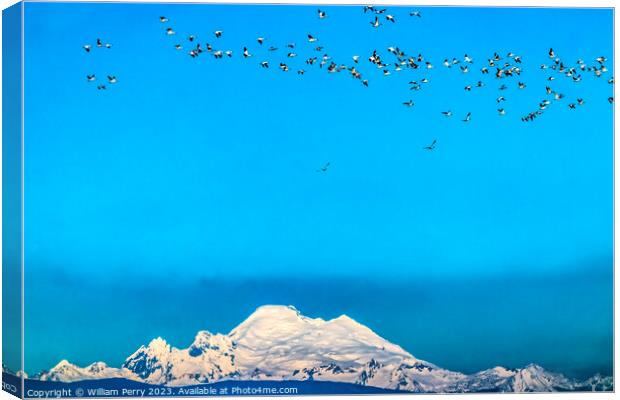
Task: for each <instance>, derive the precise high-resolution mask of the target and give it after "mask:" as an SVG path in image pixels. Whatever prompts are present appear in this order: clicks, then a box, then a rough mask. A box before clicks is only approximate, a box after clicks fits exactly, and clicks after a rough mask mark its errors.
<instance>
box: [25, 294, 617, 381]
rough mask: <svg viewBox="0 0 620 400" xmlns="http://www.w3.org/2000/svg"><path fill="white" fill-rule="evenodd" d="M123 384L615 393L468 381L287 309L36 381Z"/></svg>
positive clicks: (491, 377) (500, 371) (502, 372)
mask: <svg viewBox="0 0 620 400" xmlns="http://www.w3.org/2000/svg"><path fill="white" fill-rule="evenodd" d="M112 377H115V378H126V379H131V380H136V381H140V382H144V383H149V384H159V385H168V386H186V385H195V384H202V383H213V382H217V381H222V380H315V381H330V382H346V383H354V384H358V385H365V386H373V387H379V388H385V389H395V390H402V391H410V392H425V393H430V392H487V391H504V392H549V391H566V390H580V391H581V390H588V391H590V390H612V389H613V381H612V378H611V377H601V376H595V377H592V378H590V379H588V380H587V381H585V382H577V381H574V380H571V379H568V378H566V377H564V376H563V375H561V374H556V373H551V372H549V371H546V370H544V369H543V368H542V367H540V366H538V365H535V364H530V365H528V366H526V367H525V368H521V369H516V370H510V369H506V368H503V367H495V368H491V369H488V370H485V371H481V372H478V373H475V374H471V375H466V374H462V373H460V372H454V371H449V370H446V369H443V368H440V367H437V366H436V365H433V364H431V363H428V362H426V361H422V360H419V359H417V358H415V357H414V356H412V355H411V354H409V353H408V352H407V351H405V350H404V349H403V348H401V347H400V346H397V345H395V344H393V343H390V342H388V341H387V340H385V339H383V338H382V337H380V336H379V335H377V334H376V333H374V332H373V331H372V330H370V329H368V328H367V327H365V326H364V325H361V324H359V323H358V322H356V321H354V320H353V319H351V318H349V317H347V316H345V315H342V316H340V317H338V318H335V319H332V320H328V321H325V320H323V319H321V318H308V317H306V316H303V315H302V314H301V313H300V312H299V311H297V309H295V308H294V307H292V306H288V307H285V306H263V307H260V308H258V309H257V310H256V311H255V312H254V313H253V314H252V315H251V316H250V317H249V318H247V319H246V320H245V321H244V322H242V323H241V324H240V325H239V326H237V327H236V328H235V329H233V330H232V331H231V332H230V333H229V334H228V335H223V334H211V333H210V332H207V331H200V332H198V334H197V335H196V337H195V339H194V342H193V343H192V344H191V345H190V346H189V347H188V348H186V349H177V348H175V347H172V346H170V344H168V343H167V342H166V341H165V340H164V339H162V338H157V339H154V340H152V341H151V342H150V343H149V344H148V345H147V346H141V347H140V348H139V349H138V350H137V351H136V352H135V353H133V354H132V355H131V356H129V357H128V358H127V360H126V361H125V362H124V363H123V365H122V366H121V368H111V367H108V366H107V365H105V364H104V363H101V362H99V363H94V364H91V365H89V366H88V367H85V368H80V367H78V366H75V365H73V364H71V363H69V362H68V361H66V360H63V361H61V362H60V363H59V364H58V365H57V366H55V367H54V368H52V369H51V370H50V371H46V372H43V373H41V374H39V375H38V376H37V377H36V378H37V379H40V380H44V381H45V380H47V381H61V382H74V381H80V380H89V379H104V378H112Z"/></svg>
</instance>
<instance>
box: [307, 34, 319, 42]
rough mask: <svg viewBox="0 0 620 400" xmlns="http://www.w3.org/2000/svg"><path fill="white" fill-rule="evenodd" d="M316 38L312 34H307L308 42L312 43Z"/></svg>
mask: <svg viewBox="0 0 620 400" xmlns="http://www.w3.org/2000/svg"><path fill="white" fill-rule="evenodd" d="M317 40H319V39H317V38H315V37H314V36H312V35H311V34H308V41H309V42H310V43H314V42H316V41H317Z"/></svg>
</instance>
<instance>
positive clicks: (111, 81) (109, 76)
mask: <svg viewBox="0 0 620 400" xmlns="http://www.w3.org/2000/svg"><path fill="white" fill-rule="evenodd" d="M108 82H109V83H116V82H117V80H116V77H115V76H114V75H108Z"/></svg>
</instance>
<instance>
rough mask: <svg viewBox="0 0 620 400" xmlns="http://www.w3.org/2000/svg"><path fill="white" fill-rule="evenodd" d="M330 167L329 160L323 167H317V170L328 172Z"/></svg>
mask: <svg viewBox="0 0 620 400" xmlns="http://www.w3.org/2000/svg"><path fill="white" fill-rule="evenodd" d="M328 168H329V162H328V163H326V164H325V165H323V166H322V167H321V168H319V169H317V170H316V172H327V169H328Z"/></svg>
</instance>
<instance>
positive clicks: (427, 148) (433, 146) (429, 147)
mask: <svg viewBox="0 0 620 400" xmlns="http://www.w3.org/2000/svg"><path fill="white" fill-rule="evenodd" d="M436 145H437V139H435V140H433V143H431V144H430V145H428V146H426V147H423V149H424V150H429V151H433V150H435V146H436Z"/></svg>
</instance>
